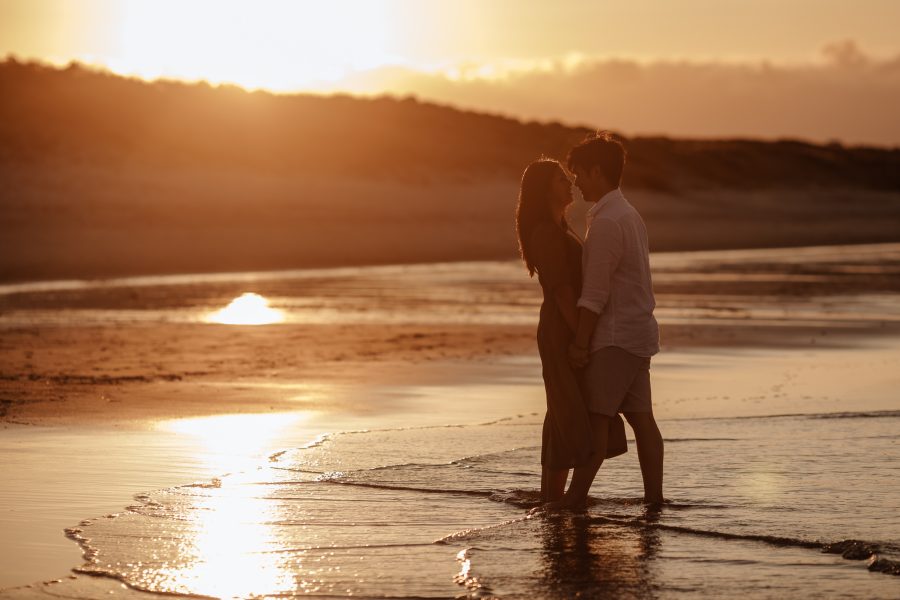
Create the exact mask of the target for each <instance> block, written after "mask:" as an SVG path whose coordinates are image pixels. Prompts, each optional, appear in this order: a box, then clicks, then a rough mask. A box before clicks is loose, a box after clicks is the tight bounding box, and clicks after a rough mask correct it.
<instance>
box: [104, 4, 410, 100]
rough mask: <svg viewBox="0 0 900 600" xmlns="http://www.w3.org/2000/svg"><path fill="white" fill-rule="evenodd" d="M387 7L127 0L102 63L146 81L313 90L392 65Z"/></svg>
mask: <svg viewBox="0 0 900 600" xmlns="http://www.w3.org/2000/svg"><path fill="white" fill-rule="evenodd" d="M387 12H388V11H387V10H386V8H385V7H384V6H383V5H382V3H381V2H377V1H367V2H349V1H347V0H335V1H331V2H303V1H286V0H268V1H260V2H252V3H251V2H237V1H234V0H192V1H191V2H180V1H178V2H175V1H171V0H156V1H153V2H148V1H143V0H127V1H124V2H122V4H121V5H120V6H118V7H117V11H116V14H115V15H114V16H113V17H112V18H113V19H115V22H111V23H109V25H110V28H111V29H113V30H115V31H116V32H117V39H116V42H115V52H113V53H112V56H111V57H110V58H107V59H106V60H105V62H106V63H107V65H106V66H108V67H109V68H111V69H113V70H114V71H117V72H120V73H126V74H133V75H138V76H141V77H145V78H156V77H175V78H180V79H189V80H191V79H196V80H199V79H204V80H207V81H211V82H217V83H220V82H229V83H236V84H239V85H242V86H245V87H248V88H266V89H270V90H276V91H288V90H297V89H303V88H315V87H317V86H321V85H323V84H327V83H328V82H331V81H334V80H337V79H340V78H341V77H344V76H346V75H348V74H349V73H352V72H354V71H356V70H362V69H371V68H374V67H378V66H382V65H384V64H387V63H389V62H391V60H392V57H391V56H390V55H389V53H388V42H389V40H390V39H391V37H392V28H391V20H390V19H389V18H388V15H387Z"/></svg>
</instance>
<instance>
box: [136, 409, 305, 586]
mask: <svg viewBox="0 0 900 600" xmlns="http://www.w3.org/2000/svg"><path fill="white" fill-rule="evenodd" d="M311 414H312V413H310V412H292V413H281V414H268V413H262V414H236V415H218V416H212V417H197V418H189V419H177V420H173V421H167V422H163V423H161V424H160V425H159V426H160V427H161V428H162V429H164V430H167V431H172V432H176V433H179V434H181V435H184V436H188V437H190V438H193V439H194V440H195V441H196V443H197V456H198V457H200V458H202V459H203V460H204V462H206V463H207V467H208V468H209V469H210V470H211V472H216V473H221V474H224V473H226V472H228V473H230V475H228V476H227V477H222V478H221V479H220V480H218V481H217V485H218V487H216V488H213V489H210V490H209V491H208V492H206V493H201V494H198V495H197V496H196V498H195V502H196V508H197V510H193V511H191V512H190V516H191V518H192V519H193V521H194V528H193V535H189V536H185V537H184V539H183V540H182V542H181V544H180V548H179V555H180V557H182V560H179V561H176V562H175V563H173V564H172V565H164V566H163V568H161V569H160V570H159V572H158V573H154V574H153V584H154V585H158V586H161V587H163V588H165V589H170V590H179V591H186V590H191V591H193V592H195V593H200V594H203V595H209V596H214V597H222V598H249V597H253V596H254V595H256V594H260V593H261V592H262V593H264V592H279V591H283V590H290V589H294V587H296V576H297V573H296V565H294V567H291V566H290V565H288V564H287V562H286V559H285V558H284V557H283V555H282V554H280V553H277V552H272V550H273V549H275V548H278V547H280V544H279V540H278V538H277V533H276V531H275V528H274V527H273V526H272V525H271V523H274V522H277V521H278V520H279V519H280V517H279V515H278V514H277V511H278V505H277V503H276V502H273V501H272V500H269V499H267V498H266V497H265V493H264V488H261V487H260V486H259V485H256V484H255V482H258V481H260V480H263V481H265V480H268V479H269V478H268V477H267V476H265V475H260V473H261V471H260V469H266V468H268V466H267V465H266V464H265V463H264V462H263V460H264V457H265V456H266V455H268V454H270V453H272V452H273V451H275V450H277V449H280V448H281V447H280V446H279V445H278V444H279V443H282V444H284V443H286V442H285V441H284V435H285V433H286V432H288V430H289V429H292V428H295V427H297V426H298V425H301V424H302V423H303V422H304V421H306V420H307V419H308V418H309V416H310V415H311ZM261 463H262V464H261ZM272 479H274V477H273V478H272Z"/></svg>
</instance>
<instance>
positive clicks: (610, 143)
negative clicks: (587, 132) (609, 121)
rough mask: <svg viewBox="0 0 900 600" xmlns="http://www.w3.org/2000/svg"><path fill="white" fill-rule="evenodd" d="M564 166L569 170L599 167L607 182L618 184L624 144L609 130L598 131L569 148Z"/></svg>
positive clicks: (622, 165) (623, 165) (620, 181)
mask: <svg viewBox="0 0 900 600" xmlns="http://www.w3.org/2000/svg"><path fill="white" fill-rule="evenodd" d="M566 167H568V169H569V171H574V170H575V169H576V168H581V169H586V170H590V169H592V168H594V167H600V172H601V173H603V175H604V176H605V177H606V178H607V179H608V180H609V182H610V183H614V184H616V185H617V186H618V185H620V184H621V183H622V169H623V168H624V167H625V146H623V145H622V142H620V141H619V140H617V139H616V138H614V137H613V135H612V134H611V133H610V132H608V131H600V132H598V133H597V134H596V135H594V136H591V137H589V138H588V139H586V140H584V141H583V142H581V143H580V144H578V145H577V146H575V147H574V148H572V149H571V150H569V156H568V158H567V159H566Z"/></svg>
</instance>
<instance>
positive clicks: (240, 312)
mask: <svg viewBox="0 0 900 600" xmlns="http://www.w3.org/2000/svg"><path fill="white" fill-rule="evenodd" d="M206 320H207V322H210V323H221V324H223V325H270V324H272V323H281V322H283V321H284V311H282V310H278V309H276V308H272V307H270V306H269V301H268V300H266V299H265V298H263V297H262V296H260V295H259V294H254V293H253V292H247V293H244V294H241V295H240V296H238V297H237V298H235V299H234V300H232V301H231V302H230V303H229V304H228V306H226V307H225V308H223V309H221V310H217V311H215V312H214V313H212V314H210V315H209V316H208V317H207V318H206Z"/></svg>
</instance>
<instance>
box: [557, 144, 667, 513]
mask: <svg viewBox="0 0 900 600" xmlns="http://www.w3.org/2000/svg"><path fill="white" fill-rule="evenodd" d="M567 166H568V168H569V171H571V172H572V173H573V174H574V176H575V186H576V187H578V189H579V190H581V194H582V196H583V197H584V200H585V201H586V202H588V203H592V204H593V206H592V207H591V209H590V210H589V211H588V213H587V214H588V216H587V220H588V231H587V235H586V237H585V240H584V254H583V257H582V265H583V278H584V282H583V286H582V293H581V297H580V298H579V300H578V328H577V330H576V333H575V338H574V340H573V342H572V345H571V346H570V348H569V359H570V361H571V362H572V364H573V365H574V366H576V367H584V371H583V372H582V374H583V377H584V391H585V402H587V404H588V410H589V412H590V419H591V430H592V434H593V441H594V453H593V456H594V457H595V458H594V460H593V461H592V462H591V463H589V464H588V465H586V466H584V467H580V468H577V469H575V472H574V474H573V476H572V483H571V485H570V486H569V490H568V491H567V492H566V494H565V497H564V498H563V500H562V505H563V506H564V507H569V508H575V507H580V506H582V505H583V504H584V503H585V501H586V499H587V494H588V491H589V490H590V487H591V483H593V481H594V477H595V476H596V474H597V470H598V469H599V468H600V465H601V464H602V463H603V457H604V456H606V445H607V438H608V431H609V419H610V418H612V417H614V416H615V415H616V413H619V412H621V413H622V414H624V416H625V419H626V420H627V421H628V423H629V425H631V427H632V429H634V435H635V439H636V440H637V447H638V459H639V461H640V464H641V475H642V476H643V479H644V502H646V503H649V504H659V503H662V502H663V495H662V480H663V440H662V435H660V432H659V428H658V427H657V425H656V421H655V420H654V418H653V407H652V404H651V399H650V357H651V356H653V355H654V354H656V353H657V352H659V326H658V325H657V323H656V319H655V318H654V317H653V309H654V307H655V306H656V301H655V300H654V297H653V287H652V283H651V280H650V258H649V255H650V250H649V245H648V241H647V229H646V227H645V226H644V222H643V220H642V219H641V216H640V215H639V214H638V212H637V210H635V208H634V207H633V206H632V205H631V204H630V203H629V202H628V200H626V199H625V196H623V195H622V191H621V190H620V189H619V184H620V183H621V179H622V170H623V168H624V166H625V149H624V147H623V146H622V144H621V143H619V142H618V141H617V140H615V139H613V138H612V137H611V136H610V135H609V134H606V133H601V134H598V135H597V136H596V137H594V138H591V139H588V140H586V141H584V142H582V143H581V144H579V145H577V146H575V147H574V148H572V150H571V151H570V152H569V157H568V160H567Z"/></svg>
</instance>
